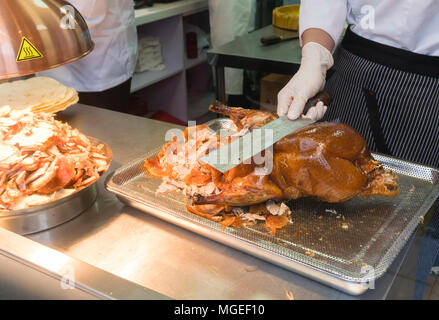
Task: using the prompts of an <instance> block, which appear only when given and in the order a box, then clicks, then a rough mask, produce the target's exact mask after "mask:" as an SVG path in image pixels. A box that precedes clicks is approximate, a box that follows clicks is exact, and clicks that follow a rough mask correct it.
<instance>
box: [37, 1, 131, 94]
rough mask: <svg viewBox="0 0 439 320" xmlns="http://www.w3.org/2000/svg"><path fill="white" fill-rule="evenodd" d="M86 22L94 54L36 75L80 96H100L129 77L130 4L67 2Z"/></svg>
mask: <svg viewBox="0 0 439 320" xmlns="http://www.w3.org/2000/svg"><path fill="white" fill-rule="evenodd" d="M69 2H70V3H71V4H72V5H73V6H74V7H75V8H76V9H77V10H78V11H79V12H80V13H81V15H82V16H83V17H84V19H85V21H86V22H87V25H88V28H89V30H90V34H91V37H92V40H93V41H94V43H95V48H94V50H93V51H92V52H91V53H90V54H89V55H87V56H85V57H84V58H82V59H79V60H77V61H75V62H72V63H70V64H67V65H65V66H61V67H59V68H56V69H52V70H49V71H45V72H42V73H39V75H41V76H46V77H51V78H54V79H56V80H58V81H59V82H61V83H63V84H64V85H66V86H69V87H73V88H75V89H76V90H77V91H81V92H100V91H104V90H107V89H110V88H113V87H115V86H118V85H119V84H121V83H123V82H125V81H127V80H128V79H129V78H131V77H132V75H133V72H134V68H135V66H136V57H137V29H136V25H135V21H134V2H133V1H132V0H87V1H84V0H69Z"/></svg>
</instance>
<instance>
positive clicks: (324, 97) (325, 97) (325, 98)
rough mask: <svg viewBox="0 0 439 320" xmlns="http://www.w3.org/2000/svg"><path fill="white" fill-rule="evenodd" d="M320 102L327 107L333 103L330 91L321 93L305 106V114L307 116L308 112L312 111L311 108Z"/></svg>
mask: <svg viewBox="0 0 439 320" xmlns="http://www.w3.org/2000/svg"><path fill="white" fill-rule="evenodd" d="M320 101H321V102H323V104H324V105H325V106H327V107H329V105H330V104H331V102H332V95H331V94H330V93H329V92H328V91H320V92H319V93H317V94H316V95H315V96H314V97H312V98H311V99H309V100H308V102H307V103H306V104H305V108H304V109H303V114H307V112H308V110H309V109H311V107H314V106H315V105H316V104H317V103H318V102H320Z"/></svg>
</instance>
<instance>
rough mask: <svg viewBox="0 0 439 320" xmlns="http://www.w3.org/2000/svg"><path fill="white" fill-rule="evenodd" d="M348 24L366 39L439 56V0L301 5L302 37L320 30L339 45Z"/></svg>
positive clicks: (316, 0) (325, 0)
mask: <svg viewBox="0 0 439 320" xmlns="http://www.w3.org/2000/svg"><path fill="white" fill-rule="evenodd" d="M371 12H372V14H373V16H371ZM371 17H372V20H371V19H370V18H371ZM345 22H347V23H348V24H349V25H350V26H351V29H352V31H353V32H354V33H356V34H358V35H359V36H361V37H363V38H367V39H369V40H372V41H375V42H379V43H382V44H385V45H388V46H392V47H396V48H401V49H405V50H408V51H411V52H415V53H420V54H425V55H430V56H439V0H302V1H301V7H300V19H299V24H300V36H301V37H302V33H303V32H304V31H305V30H307V29H309V28H319V29H322V30H324V31H326V32H327V33H329V35H331V37H332V38H333V39H334V41H335V43H336V45H337V44H338V43H339V41H340V38H341V35H342V32H343V28H344V25H345ZM371 27H373V28H371Z"/></svg>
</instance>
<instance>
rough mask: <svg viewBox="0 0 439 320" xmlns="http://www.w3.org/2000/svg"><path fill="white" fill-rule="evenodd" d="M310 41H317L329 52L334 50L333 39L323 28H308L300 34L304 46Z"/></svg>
mask: <svg viewBox="0 0 439 320" xmlns="http://www.w3.org/2000/svg"><path fill="white" fill-rule="evenodd" d="M310 42H315V43H318V44H320V45H322V46H323V47H325V48H326V49H327V50H328V51H330V52H333V51H334V47H335V41H334V39H333V38H332V37H331V35H330V34H329V33H327V32H326V31H325V30H322V29H318V28H310V29H307V30H305V31H304V32H303V34H302V44H303V46H305V45H306V44H307V43H310Z"/></svg>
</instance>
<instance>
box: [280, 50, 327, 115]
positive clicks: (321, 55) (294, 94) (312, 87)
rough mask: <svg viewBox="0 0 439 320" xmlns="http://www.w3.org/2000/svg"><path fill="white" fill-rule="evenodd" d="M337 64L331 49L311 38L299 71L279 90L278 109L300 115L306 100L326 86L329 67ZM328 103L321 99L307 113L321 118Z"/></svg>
mask: <svg viewBox="0 0 439 320" xmlns="http://www.w3.org/2000/svg"><path fill="white" fill-rule="evenodd" d="M333 64H334V59H333V58H332V54H331V52H329V50H328V49H326V48H325V47H323V46H322V45H320V44H318V43H316V42H308V43H307V44H306V45H305V46H304V47H303V48H302V62H301V65H300V68H299V71H297V73H296V74H295V75H294V77H293V78H292V79H291V80H290V81H289V82H288V84H287V85H286V86H285V87H284V88H283V89H282V90H281V91H280V92H279V94H278V105H277V113H278V115H279V116H284V115H288V118H289V119H291V120H295V119H297V118H299V117H300V115H301V114H302V113H303V109H304V108H305V104H306V102H307V101H308V100H309V99H311V98H312V97H314V96H315V95H316V94H317V93H319V92H320V91H322V90H323V88H324V86H325V81H326V80H325V79H326V71H328V69H330V68H331V67H332V66H333ZM326 109H327V106H325V105H323V103H321V102H319V103H317V105H316V106H313V107H312V108H310V109H309V110H308V112H307V114H306V115H305V116H306V117H308V118H311V119H313V120H320V119H321V118H323V116H324V114H325V112H326Z"/></svg>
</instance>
